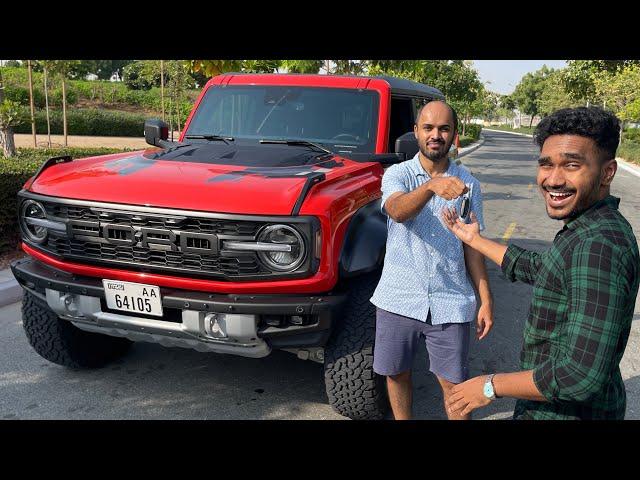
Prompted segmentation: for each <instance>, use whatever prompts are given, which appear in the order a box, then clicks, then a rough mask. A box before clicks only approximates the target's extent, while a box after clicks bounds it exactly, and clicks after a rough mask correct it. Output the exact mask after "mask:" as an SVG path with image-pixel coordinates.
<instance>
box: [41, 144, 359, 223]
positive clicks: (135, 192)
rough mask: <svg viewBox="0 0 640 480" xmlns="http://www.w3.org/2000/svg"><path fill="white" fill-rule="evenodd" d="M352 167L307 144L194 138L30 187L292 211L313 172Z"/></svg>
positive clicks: (52, 173) (87, 162) (78, 165)
mask: <svg viewBox="0 0 640 480" xmlns="http://www.w3.org/2000/svg"><path fill="white" fill-rule="evenodd" d="M192 147H193V148H192ZM350 167H351V168H350ZM354 167H355V169H357V168H358V164H356V163H355V162H351V161H349V160H345V159H343V158H340V157H335V156H333V155H323V154H322V153H321V152H318V151H315V150H312V149H309V148H306V147H305V148H292V147H287V146H282V145H277V146H276V145H259V146H253V147H246V148H238V147H236V146H233V147H229V146H226V145H222V146H220V145H216V146H211V145H209V144H195V145H191V146H184V147H180V148H177V149H176V148H174V149H169V150H159V149H156V148H153V149H148V150H144V151H138V152H127V153H122V154H115V155H107V156H100V157H89V158H84V159H80V160H74V161H72V162H67V163H61V164H57V165H54V166H51V167H49V168H47V169H46V170H44V171H43V172H42V173H41V175H40V176H38V177H37V178H36V179H35V181H33V182H32V183H31V185H30V186H29V190H30V191H32V192H34V193H38V194H42V195H48V196H54V197H64V198H72V199H78V200H91V201H100V202H110V203H122V204H126V205H144V206H152V207H166V208H177V209H186V210H199V211H208V212H222V213H252V214H258V215H260V214H264V215H290V214H291V211H292V209H293V207H294V205H295V203H296V201H297V199H298V197H299V196H300V194H301V192H302V189H303V187H304V184H305V182H306V179H307V177H308V176H309V175H310V174H313V173H314V172H322V173H324V174H325V176H326V179H327V181H329V180H330V179H332V178H336V177H339V176H342V175H344V174H345V173H349V171H351V170H354Z"/></svg>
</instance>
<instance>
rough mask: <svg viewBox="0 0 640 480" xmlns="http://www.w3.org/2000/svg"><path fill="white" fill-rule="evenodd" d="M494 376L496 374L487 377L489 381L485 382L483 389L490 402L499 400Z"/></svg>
mask: <svg viewBox="0 0 640 480" xmlns="http://www.w3.org/2000/svg"><path fill="white" fill-rule="evenodd" d="M494 375H495V373H492V374H491V375H487V380H486V381H485V382H484V388H483V389H482V393H484V396H485V397H487V398H488V399H489V400H495V399H496V398H498V397H497V396H496V391H495V390H494V389H493V377H494Z"/></svg>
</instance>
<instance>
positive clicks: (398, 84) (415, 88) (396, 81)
mask: <svg viewBox="0 0 640 480" xmlns="http://www.w3.org/2000/svg"><path fill="white" fill-rule="evenodd" d="M365 78H380V79H382V80H385V81H386V82H387V83H388V84H389V86H390V87H391V92H392V93H398V94H400V95H416V94H418V95H421V96H425V95H426V96H428V97H431V98H434V99H436V98H437V99H440V100H444V94H443V93H442V92H441V91H440V90H438V89H437V88H433V87H429V86H428V85H425V84H424V83H418V82H414V81H412V80H407V79H405V78H396V77H389V76H387V75H380V76H377V77H365Z"/></svg>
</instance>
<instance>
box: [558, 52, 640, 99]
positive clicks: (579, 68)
mask: <svg viewBox="0 0 640 480" xmlns="http://www.w3.org/2000/svg"><path fill="white" fill-rule="evenodd" d="M639 63H640V61H638V60H569V61H568V62H567V68H564V69H563V70H562V83H563V85H564V87H565V91H566V92H567V94H568V95H569V97H570V98H571V99H572V100H574V101H578V102H583V103H587V104H589V103H593V102H594V101H597V99H596V94H597V92H596V86H595V84H596V82H597V81H598V78H602V77H606V76H607V74H611V75H614V74H616V73H618V72H619V71H620V70H622V69H624V68H625V67H629V66H633V65H638V64H639Z"/></svg>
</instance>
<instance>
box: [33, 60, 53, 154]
mask: <svg viewBox="0 0 640 480" xmlns="http://www.w3.org/2000/svg"><path fill="white" fill-rule="evenodd" d="M50 63H51V61H50V60H36V62H35V66H34V70H36V69H40V68H41V69H42V73H43V75H42V82H43V83H44V105H45V111H46V115H47V146H48V147H49V148H51V119H50V117H49V85H48V82H47V72H48V70H49V66H50Z"/></svg>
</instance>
